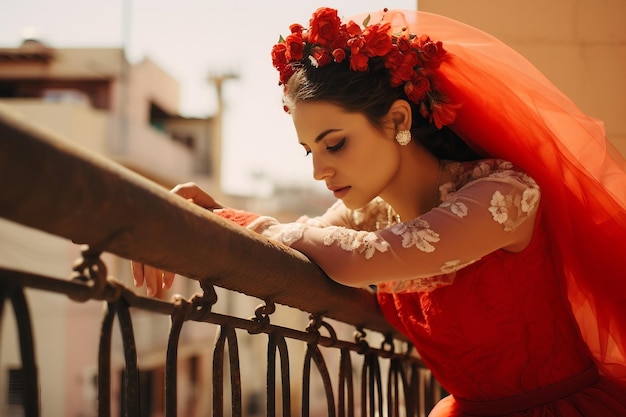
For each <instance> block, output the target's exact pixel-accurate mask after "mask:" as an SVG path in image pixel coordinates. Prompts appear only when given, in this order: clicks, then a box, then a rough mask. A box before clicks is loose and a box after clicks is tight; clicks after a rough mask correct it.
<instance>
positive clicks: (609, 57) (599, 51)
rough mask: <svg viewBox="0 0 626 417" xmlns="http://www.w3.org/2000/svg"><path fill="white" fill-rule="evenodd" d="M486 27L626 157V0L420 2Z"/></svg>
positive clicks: (424, 6)
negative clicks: (599, 123) (601, 127)
mask: <svg viewBox="0 0 626 417" xmlns="http://www.w3.org/2000/svg"><path fill="white" fill-rule="evenodd" d="M418 8H419V10H423V11H428V12H433V13H438V14H441V15H444V16H448V17H451V18H454V19H457V20H460V21H462V22H465V23H468V24H470V25H472V26H475V27H478V28H480V29H483V30H484V31H486V32H489V33H491V34H492V35H494V36H496V37H497V38H499V39H501V40H502V41H504V42H505V43H507V44H508V45H510V46H511V47H513V48H514V49H516V50H517V51H519V52H520V53H521V54H522V55H524V56H526V57H527V58H528V59H529V60H530V61H531V62H533V63H534V64H535V65H536V66H537V67H538V68H539V69H540V70H541V71H542V72H543V73H544V74H545V75H546V76H547V77H548V78H549V79H550V80H551V81H552V82H553V83H554V84H555V85H556V86H557V87H559V88H560V89H561V90H562V91H563V92H564V93H565V94H567V95H568V96H569V97H570V98H572V100H573V101H574V102H575V103H576V104H577V105H578V106H579V107H580V108H581V109H582V110H583V111H584V112H586V113H587V114H589V115H591V116H593V117H596V118H598V119H600V120H603V121H604V122H605V126H606V131H607V136H608V138H609V140H611V141H612V142H613V143H614V144H615V145H616V146H617V147H618V149H620V151H621V152H622V154H624V155H626V117H624V112H626V24H625V22H624V19H625V17H626V1H624V0H579V1H573V0H550V1H545V0H466V1H459V0H419V1H418Z"/></svg>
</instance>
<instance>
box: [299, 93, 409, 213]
mask: <svg viewBox="0 0 626 417" xmlns="http://www.w3.org/2000/svg"><path fill="white" fill-rule="evenodd" d="M291 115H292V117H293V122H294V125H295V128H296V132H297V134H298V139H299V141H300V144H302V146H303V147H304V149H305V150H306V152H307V154H308V155H310V156H311V157H312V158H313V177H314V178H315V179H316V180H320V181H324V182H326V186H327V187H328V189H329V190H330V191H332V192H333V194H334V195H335V197H336V198H338V199H341V200H342V201H343V203H344V204H345V205H346V206H347V207H348V208H351V209H357V208H360V207H363V206H364V205H365V204H367V203H368V202H369V201H371V200H372V199H373V198H374V197H376V196H379V195H381V194H382V193H383V192H384V190H385V189H386V188H387V187H388V186H389V185H390V184H391V182H392V181H393V180H394V178H395V176H396V174H397V171H398V167H399V162H400V153H399V146H398V145H397V144H396V143H395V140H394V137H395V129H394V127H393V123H391V124H389V123H385V122H386V121H385V120H383V122H384V126H385V128H384V131H381V130H379V129H377V128H375V127H374V126H373V125H372V124H371V123H370V122H369V121H368V120H367V118H366V117H365V116H364V115H363V114H361V113H348V112H346V111H345V110H344V109H342V108H341V107H340V106H337V105H335V104H331V103H328V102H310V103H306V102H300V103H298V104H297V105H296V106H295V108H293V109H292V111H291Z"/></svg>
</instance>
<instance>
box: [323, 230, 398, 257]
mask: <svg viewBox="0 0 626 417" xmlns="http://www.w3.org/2000/svg"><path fill="white" fill-rule="evenodd" d="M328 229H330V232H329V233H328V234H327V235H326V236H325V237H324V244H325V245H326V246H330V245H332V244H334V243H335V242H337V243H339V246H340V247H341V249H343V250H345V251H348V252H352V251H358V252H359V253H361V254H363V255H365V259H371V257H372V256H374V253H375V252H376V251H379V252H387V250H388V249H389V243H387V242H385V241H384V240H382V239H381V238H380V237H379V236H378V235H377V234H376V233H374V232H365V231H355V230H350V229H346V228H345V227H329V228H328Z"/></svg>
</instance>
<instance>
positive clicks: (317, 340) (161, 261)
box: [0, 109, 441, 417]
mask: <svg viewBox="0 0 626 417" xmlns="http://www.w3.org/2000/svg"><path fill="white" fill-rule="evenodd" d="M0 110H2V109H0ZM68 179H72V180H69V181H68ZM0 187H1V189H2V192H0V217H3V218H5V219H8V220H10V221H12V222H16V223H19V224H23V225H26V226H29V227H32V228H36V229H39V230H41V231H44V232H47V233H51V234H53V235H57V236H60V237H63V238H65V239H69V240H71V241H72V242H74V243H75V244H80V245H83V251H82V257H81V259H80V261H79V262H77V264H76V266H75V267H74V276H72V277H69V278H68V279H58V278H52V277H49V276H42V275H38V274H34V273H30V272H25V271H16V270H11V269H0V314H2V316H0V319H4V318H5V317H3V316H4V314H3V312H4V311H6V310H7V309H6V308H2V307H3V306H4V304H6V301H9V302H10V304H11V305H12V307H13V310H14V312H15V317H16V323H17V333H18V334H17V336H18V337H17V338H18V339H19V348H20V354H21V361H22V373H23V397H22V398H23V401H22V402H23V404H22V405H23V413H24V415H25V416H28V417H31V416H40V415H41V409H42V407H45V405H44V404H40V393H39V389H40V388H39V383H38V366H37V363H38V362H37V360H38V359H39V358H36V357H35V349H34V337H33V331H32V325H33V324H32V318H31V316H30V315H29V306H28V305H27V301H26V297H25V295H24V294H25V289H26V288H32V289H36V290H41V291H45V292H51V293H59V294H65V295H67V296H68V297H69V298H70V299H72V300H74V301H76V302H84V301H86V300H101V301H102V302H104V304H105V306H106V311H105V315H104V317H103V319H102V324H101V326H102V327H101V334H100V340H99V351H98V374H97V392H98V393H97V397H98V399H97V413H98V416H101V417H105V416H110V415H117V414H118V410H112V409H111V404H112V399H111V395H112V394H111V371H112V369H111V366H112V365H111V357H112V352H111V344H112V342H111V340H112V333H113V328H114V323H115V322H116V321H117V323H118V325H119V329H120V332H121V340H122V344H123V351H124V372H123V382H122V385H123V386H122V392H123V395H122V400H121V403H122V404H121V405H120V410H121V411H120V412H119V413H120V414H121V415H124V416H141V415H145V414H142V410H140V404H141V398H140V382H139V381H140V370H139V366H138V358H137V349H136V345H135V333H134V331H133V326H132V317H131V316H132V312H131V310H132V311H133V312H134V311H135V310H142V311H145V312H149V313H151V314H156V315H167V316H169V317H170V318H171V328H170V330H169V336H168V342H167V349H166V351H165V352H163V354H164V359H163V362H164V364H165V371H164V372H165V389H164V392H163V397H164V402H165V415H166V416H168V417H169V416H176V415H177V409H178V407H177V398H178V396H177V391H178V387H177V366H178V363H179V360H178V359H179V358H178V348H179V345H180V334H181V330H182V328H183V326H184V325H185V323H188V322H190V321H195V322H206V323H212V325H215V326H217V329H218V332H217V333H218V336H217V338H216V342H215V345H214V347H213V352H212V354H213V355H212V356H213V363H212V378H213V379H212V384H211V385H212V391H213V392H212V396H213V397H212V398H213V401H212V404H213V405H212V407H213V413H212V415H213V416H223V415H232V416H242V415H244V414H245V413H244V410H243V409H242V394H241V393H242V389H241V387H242V384H244V383H245V381H242V379H241V377H240V365H241V364H240V361H239V356H238V352H239V347H238V333H237V330H239V331H247V333H249V334H252V335H255V336H254V337H263V336H262V335H265V336H266V337H267V363H266V376H267V382H266V395H265V397H266V398H265V404H266V410H265V415H267V416H276V415H278V414H277V413H279V414H281V415H283V416H290V415H292V414H295V415H301V416H308V415H309V414H310V409H311V407H310V406H311V403H312V402H318V403H319V402H320V401H323V402H325V403H326V413H325V415H328V416H354V415H362V416H384V415H385V416H390V417H391V416H401V415H406V416H424V415H426V414H427V413H428V411H429V410H430V409H431V408H432V406H433V405H434V403H435V402H436V401H437V400H438V399H439V398H440V396H441V391H440V388H439V386H438V385H437V384H436V382H435V381H434V380H433V379H432V377H431V375H430V373H429V372H428V371H427V370H426V369H425V368H424V366H423V364H422V363H421V361H420V360H419V358H418V357H417V356H416V355H415V354H414V353H413V351H412V349H411V346H410V344H408V343H407V342H406V341H405V340H404V339H403V338H402V337H401V336H400V335H398V334H397V333H396V332H395V330H394V329H393V328H392V327H391V326H390V325H389V324H388V323H387V322H386V321H385V320H384V318H383V317H382V315H381V313H380V311H379V310H378V308H377V305H376V301H375V298H374V295H373V294H372V293H371V292H370V291H368V290H365V289H355V288H348V287H344V286H341V285H339V284H337V283H335V282H333V281H332V280H330V279H328V278H327V277H326V276H325V275H324V273H323V272H322V271H321V270H320V269H319V268H317V267H316V266H315V265H314V264H312V263H311V262H310V261H309V260H308V259H307V258H306V257H304V256H303V255H301V254H300V253H298V252H296V251H294V250H291V249H289V248H286V247H283V246H281V245H278V244H276V243H274V242H272V241H269V240H267V239H264V238H263V237H261V236H258V235H255V234H254V233H251V232H249V231H247V230H245V229H243V228H239V227H236V226H234V225H232V224H230V223H229V222H227V221H224V220H222V219H221V218H219V217H217V216H215V215H213V214H212V213H210V212H207V211H206V210H203V209H200V208H199V207H196V206H194V205H193V204H191V203H188V202H186V201H184V200H183V199H180V198H177V197H176V196H173V195H172V194H170V193H169V192H167V191H166V190H164V189H162V188H161V187H159V186H158V185H156V184H153V183H152V182H150V181H148V180H146V179H144V178H143V177H140V176H138V175H136V174H134V173H132V172H131V171H128V170H126V169H125V168H123V167H121V166H119V165H117V164H115V163H113V162H111V161H109V160H107V159H106V158H103V157H100V156H97V155H93V154H90V153H87V152H85V151H83V150H80V149H78V148H76V147H73V146H70V145H68V144H66V143H65V142H63V141H62V140H60V139H59V138H55V137H54V136H53V135H51V134H50V133H48V132H46V131H43V130H39V129H37V128H36V127H34V126H32V125H29V124H28V123H27V122H26V121H24V120H21V119H19V118H17V117H14V116H13V115H11V114H10V113H7V112H5V111H0ZM163 236H167V239H163ZM104 252H108V253H111V254H115V255H117V256H120V257H123V258H126V259H135V260H138V261H141V262H145V263H147V264H150V265H154V266H157V267H160V268H163V269H166V270H170V271H175V272H177V273H179V274H181V275H184V276H186V277H189V278H190V279H195V280H197V281H198V282H199V283H200V286H201V288H202V290H203V292H202V293H200V294H197V295H195V296H193V297H191V298H189V299H186V298H183V297H180V296H179V297H176V298H174V299H173V300H172V301H163V300H160V299H156V298H149V297H143V296H139V295H137V294H136V293H135V292H133V291H132V290H131V289H130V288H128V287H126V286H124V285H123V284H122V283H121V282H118V281H116V280H115V279H114V278H112V277H110V276H109V275H108V273H107V268H106V265H105V263H104V262H103V260H102V257H101V254H103V253H104ZM200 260H201V261H200ZM242 260H245V261H242ZM215 287H220V288H225V289H227V290H232V291H236V292H239V293H243V294H246V295H248V296H251V297H256V298H259V299H261V300H264V302H263V303H262V304H261V305H260V306H259V307H258V308H257V309H256V311H255V312H254V316H253V317H252V318H241V317H236V316H231V315H227V314H223V313H220V312H216V311H213V306H214V305H215V303H216V302H217V299H218V297H217V293H216V291H215ZM277 304H281V305H285V306H289V307H292V308H294V309H296V310H300V311H303V312H307V313H308V314H310V321H309V325H308V326H307V327H306V328H303V329H294V328H288V327H284V326H280V325H277V324H275V323H273V320H272V314H273V312H274V310H275V307H276V305H277ZM332 322H340V323H346V324H348V325H350V326H353V328H354V331H355V336H354V338H353V339H352V340H344V339H342V338H340V337H338V336H337V332H336V331H335V328H334V325H333V324H332ZM372 333H375V334H378V335H380V340H382V342H381V343H380V344H379V346H374V345H372V343H371V341H370V340H371V339H369V338H368V336H369V335H371V334H372ZM288 339H289V340H299V341H301V342H302V343H304V345H305V346H306V350H305V354H304V361H303V363H302V364H301V365H302V375H303V376H302V380H301V381H293V380H292V378H290V375H291V373H290V367H292V365H291V364H290V361H289V350H288V349H287V343H286V340H288ZM322 350H324V352H322ZM328 352H331V353H328ZM329 355H335V359H333V360H332V361H331V362H332V363H333V364H335V365H336V368H337V369H330V368H329V366H328V364H329V363H330V362H329V361H328V358H329ZM225 359H227V361H226V363H227V364H228V371H229V372H228V373H229V375H230V377H229V380H227V381H226V382H224V375H225V369H224V366H225ZM243 365H245V364H243ZM277 368H279V371H278V373H277ZM314 369H315V370H316V371H313V370H314ZM316 375H317V377H318V378H317V379H318V380H319V382H318V383H321V385H322V386H323V388H324V393H325V398H322V399H320V398H317V397H316V398H313V397H312V396H311V395H310V387H311V384H312V379H313V378H315V376H316ZM355 376H356V381H355ZM294 386H298V390H297V391H298V392H300V393H301V394H300V395H298V398H294V397H296V395H294V394H293V393H292V387H294ZM225 390H226V391H227V392H229V393H230V405H231V406H230V407H229V408H228V409H226V410H225V409H224V398H223V397H224V396H225V394H224V392H225ZM277 403H278V404H277Z"/></svg>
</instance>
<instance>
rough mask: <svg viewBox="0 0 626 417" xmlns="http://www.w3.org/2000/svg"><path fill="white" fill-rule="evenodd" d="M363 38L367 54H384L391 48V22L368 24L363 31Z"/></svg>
mask: <svg viewBox="0 0 626 417" xmlns="http://www.w3.org/2000/svg"><path fill="white" fill-rule="evenodd" d="M363 38H364V39H365V45H366V47H367V53H368V55H369V56H384V55H385V54H387V52H389V51H390V50H391V47H392V46H393V44H392V43H391V24H390V23H385V24H382V25H373V26H368V27H367V28H365V30H364V31H363Z"/></svg>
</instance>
